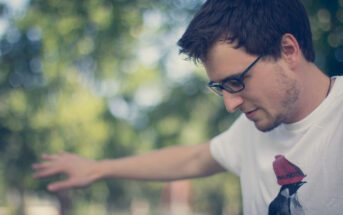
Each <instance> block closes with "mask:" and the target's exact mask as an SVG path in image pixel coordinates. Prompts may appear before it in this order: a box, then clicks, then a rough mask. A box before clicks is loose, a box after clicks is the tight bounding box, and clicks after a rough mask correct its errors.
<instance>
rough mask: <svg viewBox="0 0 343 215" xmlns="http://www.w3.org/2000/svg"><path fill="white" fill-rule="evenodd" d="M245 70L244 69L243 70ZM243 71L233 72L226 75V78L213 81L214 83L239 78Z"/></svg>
mask: <svg viewBox="0 0 343 215" xmlns="http://www.w3.org/2000/svg"><path fill="white" fill-rule="evenodd" d="M243 72H244V71H243ZM243 72H239V73H235V74H232V75H229V76H226V77H225V78H223V79H220V80H218V81H212V80H211V82H214V83H221V82H224V81H226V80H228V79H233V78H238V77H239V76H240V75H241V74H242V73H243Z"/></svg>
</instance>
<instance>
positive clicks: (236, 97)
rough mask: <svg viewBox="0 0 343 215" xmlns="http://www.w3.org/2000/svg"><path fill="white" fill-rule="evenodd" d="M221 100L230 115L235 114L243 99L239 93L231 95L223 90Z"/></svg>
mask: <svg viewBox="0 0 343 215" xmlns="http://www.w3.org/2000/svg"><path fill="white" fill-rule="evenodd" d="M223 99H224V104H225V107H226V110H227V111H228V112H230V113H233V112H235V110H237V109H238V108H239V106H241V105H242V103H243V98H242V96H240V94H239V93H235V94H231V93H229V92H226V91H225V90H223Z"/></svg>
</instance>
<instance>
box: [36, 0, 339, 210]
mask: <svg viewBox="0 0 343 215" xmlns="http://www.w3.org/2000/svg"><path fill="white" fill-rule="evenodd" d="M178 44H179V45H180V46H181V52H182V53H186V54H187V55H188V56H189V57H190V58H193V59H194V60H196V61H201V62H202V63H203V65H204V66H205V68H206V72H207V75H208V77H209V79H210V83H209V84H208V85H209V87H210V88H211V89H212V90H213V91H214V92H215V93H216V94H218V95H220V96H222V97H223V100H224V103H225V106H226V109H227V110H228V111H229V112H233V111H235V110H239V111H241V112H242V113H243V114H242V115H241V116H240V117H239V118H238V120H237V121H236V122H235V123H234V124H233V125H232V127H231V128H230V129H229V130H227V131H226V132H224V133H222V134H220V135H219V136H217V137H215V138H213V139H212V140H210V141H208V142H206V143H203V144H198V145H192V146H185V147H171V148H166V149H162V150H158V151H154V152H152V153H149V154H145V155H139V156H132V157H126V158H121V159H115V160H103V161H98V162H96V161H91V160H87V159H84V158H81V157H78V156H77V155H73V154H69V153H61V154H59V155H42V157H43V159H45V160H46V161H47V162H45V163H41V164H35V165H33V168H34V169H36V170H38V172H37V173H36V174H35V177H37V178H42V177H49V176H52V175H55V174H60V173H65V174H67V175H69V178H68V179H67V180H65V181H58V182H54V183H52V184H50V185H49V187H48V189H49V190H50V191H56V190H59V189H66V188H72V187H82V186H87V185H90V184H91V183H92V182H94V181H96V180H98V179H101V178H125V179H139V180H160V181H167V180H177V179H184V178H194V177H202V176H208V175H212V174H216V173H220V172H223V171H226V170H229V171H231V172H233V173H235V174H237V175H238V176H239V177H240V180H241V186H242V196H243V208H244V214H249V215H250V214H340V213H341V212H340V211H342V210H343V195H341V193H342V187H343V186H342V185H343V171H342V170H343V167H342V165H341V164H342V163H343V156H341V154H342V153H343V145H342V141H343V132H341V131H343V120H342V119H343V108H341V107H342V105H343V79H342V78H341V77H333V78H329V77H327V76H326V75H325V74H324V73H322V72H321V71H320V70H319V69H318V68H317V67H316V66H315V65H314V63H313V62H314V58H315V54H314V51H313V45H312V36H311V31H310V25H309V21H308V17H307V15H306V11H305V9H304V7H303V5H302V4H301V3H300V1H299V0H208V1H207V2H205V3H204V5H203V6H202V8H201V9H200V11H199V12H198V13H197V14H196V15H195V17H194V18H193V20H192V21H191V23H190V25H189V26H188V28H187V30H186V32H185V34H184V35H183V36H182V38H181V39H180V40H179V42H178ZM142 166H144V168H140V167H142Z"/></svg>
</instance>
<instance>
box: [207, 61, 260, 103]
mask: <svg viewBox="0 0 343 215" xmlns="http://www.w3.org/2000/svg"><path fill="white" fill-rule="evenodd" d="M261 58H262V55H260V56H258V57H257V58H256V60H255V61H254V62H252V63H251V64H250V65H249V66H248V68H246V69H245V70H244V71H243V72H242V73H241V74H240V75H239V76H238V77H229V78H226V79H224V80H223V81H221V82H215V81H210V82H209V83H208V84H207V87H208V88H209V89H210V90H211V91H213V92H214V93H215V94H217V95H219V96H223V93H222V90H225V91H227V92H229V93H231V94H233V93H238V92H241V91H242V90H244V89H245V84H244V81H243V79H244V76H245V75H246V74H247V73H248V72H249V71H250V69H251V68H252V67H253V66H254V65H255V64H256V63H257V62H258V61H259V60H260V59H261ZM230 81H236V82H238V83H239V84H240V85H241V87H240V88H239V89H238V90H233V89H232V88H230V87H229V86H227V85H225V83H228V82H230Z"/></svg>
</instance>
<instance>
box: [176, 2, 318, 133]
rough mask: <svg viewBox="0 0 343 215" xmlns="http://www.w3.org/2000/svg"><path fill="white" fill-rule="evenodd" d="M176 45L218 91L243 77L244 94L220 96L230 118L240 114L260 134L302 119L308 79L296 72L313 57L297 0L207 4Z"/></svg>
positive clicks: (226, 91) (304, 18)
mask: <svg viewBox="0 0 343 215" xmlns="http://www.w3.org/2000/svg"><path fill="white" fill-rule="evenodd" d="M178 45H179V46H180V47H181V50H180V52H182V53H185V54H187V55H188V56H189V57H190V58H193V59H194V60H200V61H201V62H202V63H204V65H205V68H206V72H207V74H208V76H209V78H210V80H211V81H212V82H211V83H213V82H214V83H215V84H214V86H216V83H218V84H219V85H220V86H223V84H224V81H225V80H228V79H230V77H234V78H236V77H237V76H241V77H240V78H241V80H242V81H244V87H245V88H244V90H242V91H238V92H236V93H232V92H230V90H222V96H223V98H224V102H225V105H226V108H227V110H228V111H229V112H232V111H234V110H236V109H239V110H240V111H242V112H243V113H245V114H246V116H247V117H248V118H249V119H250V120H252V121H253V122H254V123H255V126H256V127H257V128H258V129H259V130H261V131H269V130H271V129H273V128H275V127H276V126H278V125H279V124H281V123H290V122H295V121H296V120H299V118H300V117H301V114H300V112H301V110H300V108H299V107H300V103H299V102H298V100H299V97H300V94H301V87H302V86H301V84H300V80H301V79H303V80H304V76H302V74H300V73H299V72H295V71H299V70H302V69H303V68H305V67H303V66H304V65H305V64H311V62H313V61H314V58H315V56H314V51H313V45H312V36H311V31H310V25H309V21H308V17H307V14H306V12H305V9H304V7H303V5H302V4H301V3H300V2H299V1H298V0H208V1H207V2H206V3H205V4H204V5H203V7H202V8H201V10H200V11H199V12H198V13H197V14H196V16H195V17H194V18H193V20H192V22H191V23H190V25H189V27H188V29H187V30H186V32H185V34H184V35H183V36H182V38H181V39H180V40H179V42H178ZM261 56H262V57H261ZM299 62H302V63H299ZM249 65H253V66H249ZM247 68H249V69H248V71H247ZM242 74H244V76H242ZM301 76H302V77H301ZM233 84H234V82H233ZM217 86H218V85H217ZM231 86H232V87H234V85H231ZM222 89H223V88H222ZM237 89H238V88H237Z"/></svg>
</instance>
